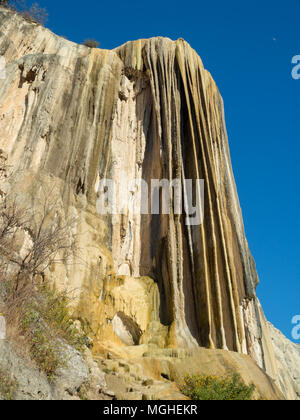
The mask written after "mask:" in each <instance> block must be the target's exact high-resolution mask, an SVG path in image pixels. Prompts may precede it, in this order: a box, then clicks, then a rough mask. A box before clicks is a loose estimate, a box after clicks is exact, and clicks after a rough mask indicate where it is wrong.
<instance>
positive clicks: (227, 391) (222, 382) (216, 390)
mask: <svg viewBox="0 0 300 420" xmlns="http://www.w3.org/2000/svg"><path fill="white" fill-rule="evenodd" d="M254 391H255V385H254V384H251V385H249V386H247V385H246V384H245V383H244V382H243V380H242V378H241V377H240V375H239V374H237V373H235V374H234V375H233V376H227V377H217V376H201V375H194V376H189V375H188V376H186V378H185V382H184V385H183V386H182V387H181V392H182V393H183V394H184V395H186V396H187V397H189V398H191V399H192V400H218V401H222V400H229V401H236V400H244V401H247V400H251V399H252V398H253V394H254Z"/></svg>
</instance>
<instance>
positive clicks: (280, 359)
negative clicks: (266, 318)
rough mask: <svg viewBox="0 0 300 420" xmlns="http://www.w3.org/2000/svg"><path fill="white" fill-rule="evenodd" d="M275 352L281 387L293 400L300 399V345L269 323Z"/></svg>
mask: <svg viewBox="0 0 300 420" xmlns="http://www.w3.org/2000/svg"><path fill="white" fill-rule="evenodd" d="M267 328H268V331H269V334H270V337H271V341H272V345H273V348H274V352H275V358H276V364H277V367H278V378H279V381H280V387H281V389H282V390H283V391H284V394H285V395H287V396H288V397H289V399H291V400H299V399H300V392H299V391H300V345H299V344H294V343H292V342H291V341H290V340H288V339H287V338H286V337H285V336H284V335H283V334H282V333H281V332H280V331H279V330H277V329H276V328H275V327H274V326H273V325H272V324H270V323H269V322H268V323H267Z"/></svg>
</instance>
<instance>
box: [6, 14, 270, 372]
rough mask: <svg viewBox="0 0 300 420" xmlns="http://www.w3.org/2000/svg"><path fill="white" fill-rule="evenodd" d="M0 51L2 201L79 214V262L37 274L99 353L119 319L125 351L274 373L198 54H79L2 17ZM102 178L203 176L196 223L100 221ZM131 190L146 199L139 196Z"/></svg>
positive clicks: (148, 218)
mask: <svg viewBox="0 0 300 420" xmlns="http://www.w3.org/2000/svg"><path fill="white" fill-rule="evenodd" d="M0 54H2V55H3V56H4V57H5V60H6V77H5V79H4V80H1V81H0V148H1V149H2V155H3V156H5V159H7V164H8V165H9V166H10V167H13V175H12V178H10V179H9V182H7V183H6V185H4V186H3V189H4V190H3V193H7V192H9V191H11V190H13V191H14V192H16V193H17V194H18V195H19V196H20V197H21V198H22V200H23V201H24V202H25V203H31V204H32V203H33V201H32V196H34V197H35V198H36V197H39V194H40V193H41V191H42V190H43V191H48V190H49V191H51V194H53V196H55V197H56V200H57V201H58V203H59V204H60V217H61V218H62V219H64V218H66V217H67V216H70V215H71V216H72V217H75V218H76V225H75V226H74V228H72V229H70V236H72V235H73V236H76V238H78V239H77V240H78V242H79V246H80V250H81V255H80V261H81V262H82V263H81V262H79V263H78V262H76V261H75V262H74V261H69V262H70V264H65V265H58V266H55V267H51V269H50V270H49V273H47V275H48V277H49V278H51V279H52V281H53V282H55V283H56V285H57V286H58V287H61V288H69V289H70V290H74V291H75V295H76V296H75V297H76V311H77V313H78V316H79V318H80V319H81V320H82V322H83V323H84V324H85V325H88V326H89V328H90V330H91V333H92V334H93V336H94V337H95V340H96V341H97V342H98V343H99V346H100V347H101V346H106V347H109V344H108V343H115V344H117V345H124V343H125V344H126V342H127V343H128V338H126V339H124V333H123V332H122V331H121V332H120V330H122V325H123V324H122V320H123V321H124V320H126V322H125V321H124V322H125V323H127V326H128V325H129V327H128V328H129V329H130V328H131V329H135V334H132V336H134V337H135V339H134V344H139V343H143V344H151V343H152V344H153V343H155V345H157V346H158V347H162V348H165V347H171V348H174V347H177V348H180V347H191V348H193V347H197V346H201V347H207V348H217V349H228V350H233V351H235V352H239V353H244V354H249V355H251V357H252V358H253V359H254V360H255V361H256V362H257V363H258V364H259V365H260V366H261V367H262V368H264V369H266V370H267V371H268V372H269V374H270V375H273V376H274V377H276V374H277V373H276V366H275V361H274V354H273V350H272V345H271V342H270V340H269V336H268V333H267V331H266V326H265V320H264V316H263V313H262V310H261V308H260V305H259V302H258V300H257V298H256V293H255V289H256V286H257V283H258V278H257V274H256V269H255V264H254V261H253V259H252V256H251V254H250V252H249V249H248V245H247V241H246V238H245V233H244V227H243V220H242V215H241V210H240V205H239V200H238V196H237V192H236V186H235V181H234V177H233V173H232V168H231V162H230V154H229V148H228V140H227V134H226V127H225V120H224V110H223V101H222V98H221V96H220V93H219V91H218V89H217V87H216V85H215V83H214V81H213V79H212V77H211V75H210V74H209V73H208V72H207V71H206V70H205V69H204V67H203V64H202V62H201V59H200V58H199V56H198V55H197V53H196V52H195V51H194V50H193V49H192V48H191V47H190V46H189V45H188V44H187V43H186V42H185V41H184V40H182V39H179V40H177V41H171V40H170V39H167V38H152V39H149V40H139V41H134V42H128V43H126V44H125V45H123V46H121V47H119V48H117V49H115V50H112V51H107V50H98V49H89V48H86V47H84V46H79V45H76V44H74V43H72V42H69V41H67V40H65V39H62V38H60V37H58V36H56V35H54V34H53V33H51V32H50V31H48V30H47V29H45V28H42V27H41V26H38V25H35V24H32V23H28V22H26V21H25V20H23V19H22V18H20V17H18V16H17V15H13V14H12V13H11V12H9V11H6V10H4V9H2V8H0ZM104 178H108V179H112V180H114V181H116V183H118V180H120V179H122V180H128V181H130V180H132V179H143V180H145V181H147V183H149V184H150V183H151V180H152V179H167V180H170V181H171V180H173V179H179V180H181V181H182V182H183V181H184V180H185V179H203V180H204V186H205V194H204V195H205V196H204V198H205V200H204V203H205V205H204V221H203V223H202V224H201V225H196V226H187V225H186V223H185V217H184V216H179V215H176V214H174V212H173V213H171V214H170V215H151V214H149V215H146V214H142V215H137V214H131V213H130V212H129V211H128V212H127V211H126V209H123V210H124V211H123V214H122V215H107V216H101V215H99V214H98V212H97V206H96V204H97V199H98V195H99V182H100V180H101V179H104ZM131 194H132V195H134V196H135V200H136V202H138V203H140V205H142V204H143V203H142V202H141V200H142V198H141V190H140V189H136V190H134V191H132V192H131ZM32 205H33V204H32ZM74 259H75V257H74ZM137 331H138V333H137ZM129 342H130V341H129Z"/></svg>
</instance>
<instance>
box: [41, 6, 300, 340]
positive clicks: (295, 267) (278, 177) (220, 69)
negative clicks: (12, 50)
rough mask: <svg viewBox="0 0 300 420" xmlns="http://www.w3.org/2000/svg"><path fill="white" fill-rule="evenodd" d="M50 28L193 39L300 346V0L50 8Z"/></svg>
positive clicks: (255, 240) (106, 41)
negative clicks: (296, 72)
mask: <svg viewBox="0 0 300 420" xmlns="http://www.w3.org/2000/svg"><path fill="white" fill-rule="evenodd" d="M39 3H40V5H41V6H45V7H47V9H48V11H49V15H50V16H49V20H48V23H47V26H48V27H49V28H50V29H51V30H53V31H54V32H56V33H57V34H60V35H64V36H66V37H67V38H68V39H70V40H72V41H75V42H82V41H83V40H84V39H86V38H95V39H97V40H98V41H99V42H100V44H101V47H102V48H108V49H110V48H114V47H117V46H118V45H121V44H123V43H125V42H126V41H128V40H134V39H138V38H148V37H152V36H158V35H160V36H168V37H170V38H172V39H177V38H179V37H182V38H184V39H185V40H187V41H188V42H189V43H190V44H191V46H192V47H193V48H194V49H195V50H196V51H197V52H198V53H199V55H200V56H201V58H202V60H203V62H204V65H205V67H206V68H207V69H208V70H209V71H210V72H211V73H212V75H213V77H214V79H215V80H216V82H217V85H218V86H219V89H220V91H221V94H222V96H223V98H224V102H225V111H226V120H227V129H228V134H229V141H230V149H231V156H232V162H233V168H234V173H235V177H236V182H237V186H238V192H239V197H240V201H241V206H242V210H243V215H244V221H245V227H246V233H247V238H248V241H249V245H250V249H251V251H252V253H253V255H254V258H255V260H256V263H257V269H258V273H259V277H260V281H261V284H260V286H259V288H258V295H259V298H260V299H261V302H262V305H263V308H264V311H265V313H266V316H267V318H268V319H269V320H270V321H271V322H272V323H273V324H274V325H275V326H277V327H278V328H280V329H281V330H282V331H283V332H284V333H285V334H286V335H287V336H288V337H289V338H291V329H292V326H291V318H292V317H293V316H294V315H297V314H300V302H299V299H300V282H299V280H300V268H299V250H300V245H299V241H300V222H299V207H300V197H299V162H300V142H299V140H300V139H299V137H300V127H299V108H300V80H298V81H296V80H293V79H292V77H291V69H292V64H291V59H292V57H293V56H294V55H297V54H300V43H299V39H300V23H299V16H300V2H299V0H285V1H283V0H273V1H269V0H260V1H258V0H251V1H247V0H246V1H245V0H244V1H241V0H239V1H237V0H227V1H224V0H214V1H212V2H209V1H207V0H205V1H202V0H193V1H191V0H185V1H180V2H179V1H174V0H172V1H170V0H159V1H157V0H150V1H147V2H145V1H130V2H125V1H119V0H114V1H105V2H102V1H99V0H85V1H84V2H82V1H71V0H63V1H62V0H40V1H39Z"/></svg>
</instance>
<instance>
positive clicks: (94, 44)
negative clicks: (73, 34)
mask: <svg viewBox="0 0 300 420" xmlns="http://www.w3.org/2000/svg"><path fill="white" fill-rule="evenodd" d="M83 45H85V46H86V47H88V48H98V47H99V45H100V43H99V42H98V41H96V40H95V39H86V40H85V41H84V42H83Z"/></svg>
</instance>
